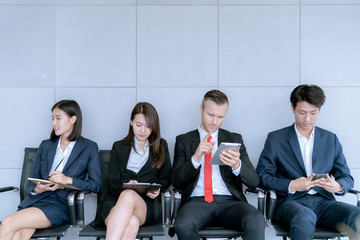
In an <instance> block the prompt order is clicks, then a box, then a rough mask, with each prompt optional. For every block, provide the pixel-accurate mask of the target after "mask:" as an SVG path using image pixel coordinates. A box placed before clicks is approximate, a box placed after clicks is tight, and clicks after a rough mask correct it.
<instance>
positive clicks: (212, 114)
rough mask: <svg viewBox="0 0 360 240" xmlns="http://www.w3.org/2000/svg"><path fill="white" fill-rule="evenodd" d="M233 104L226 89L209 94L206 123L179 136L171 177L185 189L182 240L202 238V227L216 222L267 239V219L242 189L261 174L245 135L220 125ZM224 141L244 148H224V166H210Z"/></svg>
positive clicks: (249, 238) (179, 226)
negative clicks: (200, 235) (251, 154)
mask: <svg viewBox="0 0 360 240" xmlns="http://www.w3.org/2000/svg"><path fill="white" fill-rule="evenodd" d="M228 106H229V101H228V98H227V96H226V95H225V94H224V93H223V92H221V91H219V90H211V91H209V92H207V93H206V94H205V96H204V98H203V101H202V105H201V106H200V115H201V123H200V127H199V128H198V129H196V130H193V131H190V132H188V133H185V134H182V135H179V136H177V137H176V143H175V155H174V164H173V169H172V176H171V180H172V184H173V186H174V188H175V189H178V190H181V191H182V206H181V208H180V209H179V212H178V215H177V218H176V220H175V225H174V229H175V232H176V234H177V236H178V239H179V240H199V234H198V231H199V230H201V229H202V228H204V227H206V226H214V225H215V226H224V227H227V228H230V229H236V230H239V231H243V232H244V236H243V239H244V240H262V239H265V237H264V231H265V220H264V217H263V215H262V214H261V213H260V212H259V211H258V210H257V209H256V208H255V207H253V206H252V205H250V204H248V203H247V200H246V198H245V196H244V194H243V189H242V185H243V184H245V185H246V186H248V187H250V188H256V187H257V186H258V184H259V176H258V174H257V173H256V171H255V168H254V166H253V165H252V163H251V162H250V159H249V156H248V154H247V152H246V148H245V145H244V142H243V139H242V137H241V135H240V134H237V133H231V132H229V131H226V130H224V129H221V128H220V126H221V124H222V123H223V121H224V119H225V116H226V113H227V110H228ZM222 142H231V143H241V147H240V151H232V150H229V151H224V152H222V153H221V154H220V160H221V162H222V163H223V165H210V164H209V163H208V162H209V161H210V159H211V155H213V154H214V153H215V152H216V150H217V148H218V146H219V145H220V143H222Z"/></svg>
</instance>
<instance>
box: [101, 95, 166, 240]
mask: <svg viewBox="0 0 360 240" xmlns="http://www.w3.org/2000/svg"><path fill="white" fill-rule="evenodd" d="M170 170H171V164H170V157H169V151H168V147H167V143H166V141H165V140H164V139H162V138H161V137H160V124H159V117H158V114H157V112H156V110H155V108H154V107H153V106H152V105H151V104H149V103H147V102H140V103H138V104H137V105H136V106H135V107H134V109H133V111H132V113H131V117H130V125H129V132H128V135H127V136H126V137H125V138H124V139H123V140H120V141H117V142H115V143H114V145H113V148H112V150H111V156H110V162H109V179H108V182H107V187H108V192H107V193H106V195H105V197H104V201H103V202H102V205H101V210H100V215H101V216H100V218H101V219H97V220H96V221H95V222H97V223H96V225H97V226H99V221H100V222H105V225H106V226H107V230H106V239H107V240H112V239H135V237H136V235H137V233H138V231H139V227H140V226H142V225H144V224H146V223H151V221H152V217H153V215H154V202H155V199H156V198H157V197H161V196H159V195H160V189H158V190H153V191H148V192H146V193H145V194H139V193H137V192H136V191H134V190H131V189H126V190H123V189H122V186H123V184H124V183H137V182H139V183H157V184H161V189H166V188H168V187H169V185H170ZM100 225H101V223H100Z"/></svg>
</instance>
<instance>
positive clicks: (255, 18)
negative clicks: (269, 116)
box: [219, 6, 299, 86]
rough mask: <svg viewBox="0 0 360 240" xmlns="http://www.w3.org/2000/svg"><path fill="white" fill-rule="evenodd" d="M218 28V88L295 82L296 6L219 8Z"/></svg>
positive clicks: (297, 68)
mask: <svg viewBox="0 0 360 240" xmlns="http://www.w3.org/2000/svg"><path fill="white" fill-rule="evenodd" d="M219 28H220V30H219V53H220V54H219V71H220V74H219V81H220V85H221V86H292V85H296V84H297V83H298V82H299V7H297V6H280V7H279V6H224V7H220V19H219Z"/></svg>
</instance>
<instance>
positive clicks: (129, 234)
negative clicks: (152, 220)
mask: <svg viewBox="0 0 360 240" xmlns="http://www.w3.org/2000/svg"><path fill="white" fill-rule="evenodd" d="M139 227H140V223H139V219H138V218H137V217H136V216H135V215H133V216H132V217H131V219H130V222H129V224H128V225H127V226H126V230H125V233H124V235H123V237H122V239H121V240H133V239H135V238H136V235H137V233H138V231H139Z"/></svg>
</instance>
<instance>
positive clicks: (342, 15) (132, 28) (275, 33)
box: [0, 0, 360, 219]
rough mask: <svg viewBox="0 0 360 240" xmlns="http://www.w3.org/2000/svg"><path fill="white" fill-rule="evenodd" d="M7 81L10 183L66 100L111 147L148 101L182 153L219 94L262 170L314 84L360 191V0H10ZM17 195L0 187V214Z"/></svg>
mask: <svg viewBox="0 0 360 240" xmlns="http://www.w3.org/2000/svg"><path fill="white" fill-rule="evenodd" d="M0 76H1V77H0V100H1V101H0V109H1V110H2V114H1V118H0V126H1V139H0V152H1V158H0V180H1V185H3V186H5V185H15V186H17V185H18V183H19V178H20V172H21V166H22V161H23V150H24V148H25V147H37V146H38V145H39V144H40V142H41V140H42V139H45V138H48V136H49V133H50V131H51V111H50V109H51V107H52V105H53V104H54V103H55V102H57V101H59V100H61V99H64V98H71V99H75V100H76V101H78V102H79V104H80V105H81V107H82V110H83V115H84V129H83V135H84V136H85V137H88V138H90V139H92V140H94V141H96V142H97V143H98V145H99V147H100V148H101V149H111V146H112V143H113V142H114V141H115V140H118V139H120V138H122V137H124V135H125V134H126V132H127V128H128V123H129V115H130V111H131V109H132V107H133V106H134V105H135V103H136V102H138V101H149V102H151V103H152V104H153V105H154V106H155V107H156V108H157V110H158V112H159V115H160V119H161V127H162V136H163V137H164V138H165V139H166V140H167V141H168V143H169V146H170V151H171V152H173V146H174V143H175V136H176V135H178V134H180V133H183V132H186V131H189V130H192V129H194V128H197V127H198V125H199V120H200V116H199V105H200V102H201V99H202V96H203V94H204V93H205V92H206V91H207V90H210V89H214V88H216V89H220V90H222V91H224V92H225V93H226V94H227V95H228V97H229V100H230V109H229V112H228V115H227V118H226V120H225V122H224V124H223V127H224V128H227V129H229V130H232V131H236V132H240V133H241V134H243V137H244V140H245V144H246V146H247V148H248V152H249V154H250V157H251V159H252V162H253V164H254V165H256V164H257V162H258V157H259V154H260V152H261V150H262V147H263V144H264V141H265V138H266V135H267V133H268V132H269V131H272V130H275V129H278V128H281V127H283V126H287V125H290V124H292V123H293V115H292V113H291V110H290V103H289V94H290V92H291V90H292V89H293V88H294V87H295V86H296V85H298V84H300V83H313V84H318V85H320V86H321V87H323V89H324V90H325V93H326V95H327V100H326V103H325V105H324V107H323V108H322V110H321V115H320V117H319V119H318V125H319V126H321V127H324V128H327V129H329V130H331V131H334V132H336V133H337V134H338V137H339V138H340V141H341V143H342V144H343V148H344V152H345V155H346V156H347V160H348V164H349V166H350V168H351V170H352V173H353V175H354V177H355V179H356V183H355V185H356V187H357V188H360V183H359V182H360V181H359V179H360V163H359V161H358V159H357V157H358V156H359V154H360V153H359V152H360V150H359V147H358V142H359V141H358V137H359V135H360V132H359V122H360V121H359V120H360V113H359V112H358V111H357V110H358V105H359V103H360V94H359V93H360V88H359V87H360V0H316V1H315V0H302V1H300V0H137V1H136V0H0ZM18 201H19V200H18V195H17V193H3V194H0V202H1V203H2V207H1V208H0V219H2V218H3V217H4V216H6V215H7V214H9V213H11V212H14V211H15V210H16V206H17V204H18ZM88 211H90V212H91V211H93V210H92V209H91V208H89V210H88Z"/></svg>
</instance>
